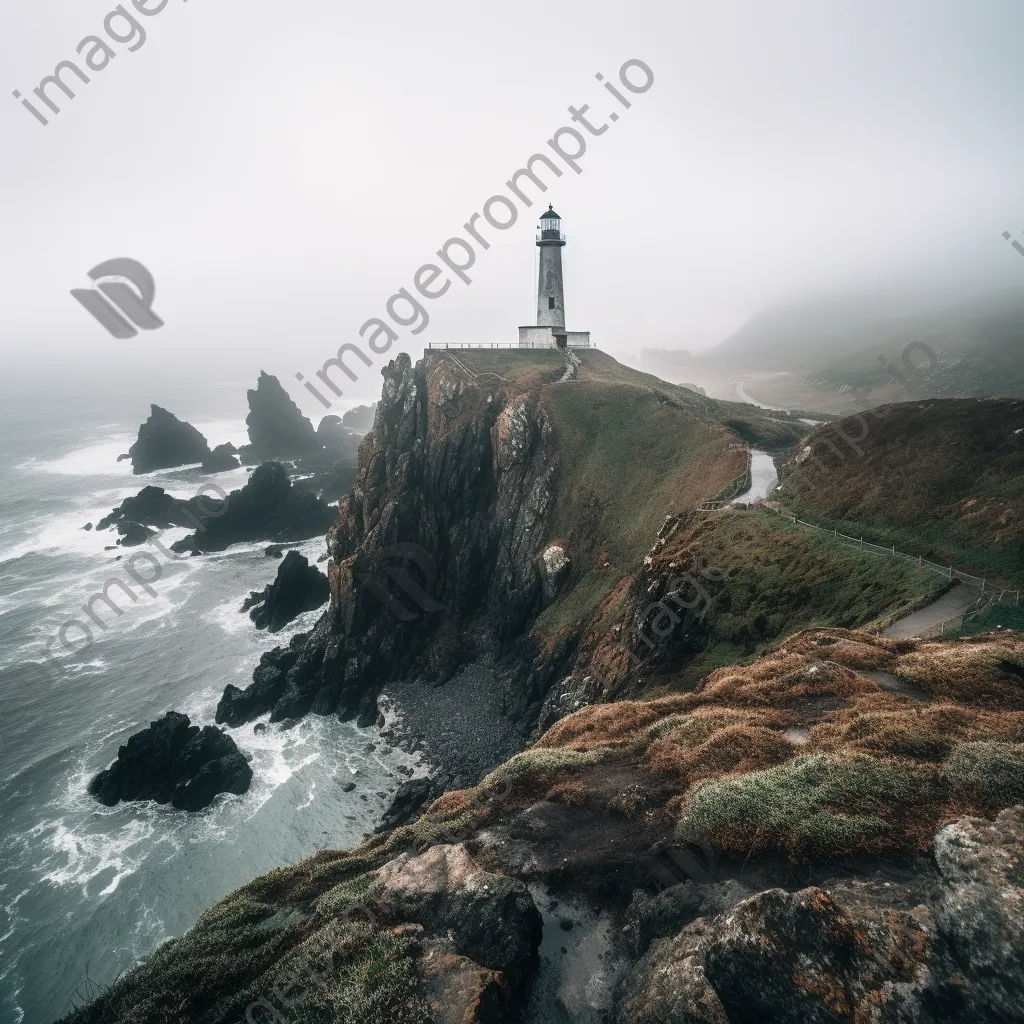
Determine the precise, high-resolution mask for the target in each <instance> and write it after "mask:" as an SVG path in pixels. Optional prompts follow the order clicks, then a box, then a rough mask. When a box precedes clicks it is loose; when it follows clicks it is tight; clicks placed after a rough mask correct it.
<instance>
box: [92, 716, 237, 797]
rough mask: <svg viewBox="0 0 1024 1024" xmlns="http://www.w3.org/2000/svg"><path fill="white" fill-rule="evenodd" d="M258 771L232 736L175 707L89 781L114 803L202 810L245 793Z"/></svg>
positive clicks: (94, 793)
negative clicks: (226, 795)
mask: <svg viewBox="0 0 1024 1024" xmlns="http://www.w3.org/2000/svg"><path fill="white" fill-rule="evenodd" d="M251 782H252V769H251V768H250V767H249V764H248V762H247V761H246V759H245V757H244V755H243V754H242V752H241V751H240V750H239V749H238V747H237V746H236V744H235V741H234V740H233V739H231V737H230V736H228V735H226V734H225V733H223V732H221V731H220V729H216V728H214V727H213V726H212V725H207V726H205V727H204V728H202V729H200V728H199V727H198V726H195V725H191V724H190V722H189V719H188V716H187V715H182V714H180V713H178V712H177V711H169V712H168V713H167V714H166V715H164V717H163V718H160V719H158V720H157V721H155V722H151V723H150V725H149V728H148V729H144V730H143V731H142V732H138V733H136V734H135V735H134V736H132V737H131V739H129V740H128V742H127V743H126V744H125V745H124V746H123V747H121V749H120V750H119V751H118V754H117V760H116V761H115V762H114V763H113V764H112V765H111V766H110V767H109V768H107V769H105V770H104V771H102V772H100V773H99V774H98V775H97V776H96V777H95V778H94V779H93V780H92V782H91V783H90V784H89V793H90V794H91V795H92V796H94V797H96V799H97V800H99V801H100V803H102V804H106V805H107V806H108V807H113V806H114V805H115V804H117V803H119V802H120V801H121V800H155V801H156V802H157V803H159V804H167V803H169V804H172V805H173V806H174V807H176V808H178V810H182V811H199V810H202V809H203V808H204V807H208V806H209V805H210V804H211V803H212V802H213V800H214V798H215V797H216V796H217V795H218V794H219V793H234V794H236V795H241V794H243V793H245V792H247V791H248V789H249V785H250V784H251Z"/></svg>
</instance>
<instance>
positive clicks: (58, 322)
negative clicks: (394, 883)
mask: <svg viewBox="0 0 1024 1024" xmlns="http://www.w3.org/2000/svg"><path fill="white" fill-rule="evenodd" d="M125 2H126V6H127V7H128V9H129V10H131V9H132V8H131V0H125ZM139 2H140V3H141V2H142V0H139ZM158 5H159V0H148V6H149V7H151V8H152V7H156V6H158ZM114 7H115V4H114V3H112V2H110V0H4V3H3V5H2V7H0V55H2V62H0V63H2V71H3V76H4V82H5V83H6V86H5V88H6V90H7V92H6V94H5V95H6V96H7V99H6V101H5V102H4V103H2V104H0V136H2V150H0V151H2V152H3V155H4V159H3V161H2V164H0V176H2V182H3V189H2V200H0V201H2V215H0V224H2V237H3V245H2V256H0V260H2V268H0V269H2V278H0V280H2V282H3V284H2V288H3V296H2V298H3V303H2V307H0V343H2V345H3V347H4V353H5V356H6V357H7V360H6V361H7V363H8V366H14V365H17V366H18V367H19V369H18V370H17V371H16V372H22V369H21V367H22V364H27V367H26V369H25V372H28V370H31V369H35V370H39V369H41V368H43V367H46V368H47V371H48V372H66V373H70V372H72V368H74V370H73V372H82V364H83V363H84V364H85V366H86V367H87V368H88V370H90V371H103V370H104V369H105V368H108V367H114V366H121V367H122V368H124V367H125V366H128V367H130V366H134V365H138V366H140V367H141V366H144V365H146V366H152V365H154V364H160V363H173V364H175V365H176V366H179V367H180V366H182V365H192V366H194V367H195V372H197V373H201V372H215V373H221V374H222V373H223V372H224V371H225V368H228V367H230V368H236V367H237V370H238V375H239V376H240V377H247V376H249V375H250V374H251V373H253V372H254V371H255V370H256V369H259V368H260V367H263V368H265V369H267V370H268V371H270V372H272V373H276V374H278V375H279V376H280V377H281V378H282V380H283V381H284V382H285V383H286V385H288V386H290V387H291V388H292V389H293V392H294V393H295V396H296V399H297V400H299V401H300V404H303V407H304V408H305V409H306V410H307V411H308V412H310V413H317V412H321V411H322V410H320V409H319V408H318V407H317V406H316V403H315V402H313V401H312V400H311V399H309V397H308V396H304V395H303V394H302V391H301V388H300V387H298V385H296V383H295V381H294V379H293V378H294V374H295V373H296V372H302V373H304V374H305V375H306V376H307V377H311V376H312V374H313V373H314V372H315V371H316V369H317V368H319V366H320V365H321V364H322V363H323V361H324V360H325V359H327V358H328V357H329V356H331V355H332V354H333V353H334V351H335V350H336V348H337V346H338V345H339V344H340V343H342V342H344V341H358V340H359V339H358V335H357V331H358V328H359V326H360V325H361V324H362V323H364V321H366V320H367V319H369V318H370V317H375V316H382V315H384V307H385V303H386V302H387V300H388V298H389V297H390V296H391V295H392V294H393V293H394V292H395V291H396V290H397V289H398V288H401V287H406V288H412V278H413V274H414V272H415V271H416V270H417V268H418V267H420V266H421V265H423V264H425V263H428V262H430V261H431V260H433V261H434V262H437V261H436V259H435V258H434V253H435V251H436V250H437V249H438V248H439V247H440V246H441V245H442V243H444V242H445V240H446V239H448V238H449V237H451V236H452V235H455V234H459V233H462V234H464V233H465V232H463V231H462V225H463V224H464V223H465V222H466V220H467V219H468V217H469V216H470V215H471V214H472V213H474V212H478V211H480V210H481V207H482V205H483V203H484V201H485V200H486V199H487V198H488V197H489V196H492V195H494V194H496V193H499V192H502V191H506V190H505V188H504V183H505V182H506V181H507V180H508V178H509V177H510V176H511V174H512V173H513V172H514V171H515V170H516V169H518V168H519V167H521V166H522V165H523V162H524V161H525V159H526V158H527V157H529V156H530V155H531V154H532V153H535V152H539V151H542V150H545V149H546V141H547V140H548V139H550V138H551V137H552V135H553V133H554V132H555V130H557V129H558V128H559V127H561V126H562V125H568V124H571V122H570V120H569V114H568V112H567V107H568V106H569V105H570V104H573V105H577V106H579V105H581V104H584V103H589V104H591V106H592V111H591V114H590V115H589V116H592V117H594V118H595V119H596V123H597V124H598V125H600V124H602V123H605V122H606V119H607V116H608V115H609V114H610V113H611V112H612V111H614V110H619V111H621V113H622V116H621V118H620V119H619V120H618V122H617V123H615V124H614V125H613V126H611V127H610V128H609V130H608V131H607V132H605V133H604V134H603V135H601V136H600V137H594V138H589V146H588V152H587V154H586V155H585V156H584V157H583V158H582V160H581V161H580V164H581V166H582V168H583V173H582V174H580V175H576V174H574V173H572V171H570V170H568V168H566V173H565V174H563V176H562V177H561V178H560V179H558V180H557V181H554V183H553V186H552V188H551V189H550V191H549V193H548V194H547V195H546V196H544V197H543V198H544V205H541V203H540V202H538V203H537V204H536V205H535V206H534V207H533V209H532V210H531V211H529V212H528V214H524V215H523V216H521V217H520V219H519V222H518V223H517V224H516V225H515V226H514V227H513V228H512V229H510V230H508V231H505V232H501V233H499V232H496V231H494V230H493V229H491V230H490V232H489V233H490V235H491V237H492V238H493V244H492V246H491V248H490V250H488V251H487V252H480V253H479V257H478V260H477V264H476V266H475V267H474V268H473V270H472V271H471V272H470V276H472V278H473V283H472V285H470V286H468V287H467V286H466V285H464V284H463V283H462V282H461V281H458V280H456V281H455V282H454V284H453V285H452V287H451V288H450V289H449V291H448V292H447V293H446V294H445V295H444V296H443V297H441V298H439V299H437V300H436V301H434V302H433V303H431V304H430V306H429V312H430V316H431V321H430V325H429V327H428V328H427V329H426V330H425V331H423V332H422V333H421V334H419V335H418V336H416V337H412V336H411V335H410V334H409V333H408V331H404V332H402V334H403V336H402V340H401V342H399V343H398V344H396V345H395V347H394V348H393V349H392V351H391V353H389V354H388V356H386V357H380V360H379V361H380V362H383V361H384V360H385V359H386V358H390V356H391V355H393V354H395V353H396V352H397V351H399V350H400V349H405V350H406V351H409V352H411V353H413V354H414V355H415V354H417V353H418V351H419V350H421V349H422V347H423V345H424V343H425V342H427V341H445V340H453V341H490V340H502V341H514V340H516V337H517V334H516V328H517V327H518V326H519V325H520V324H528V323H531V322H533V319H534V316H535V312H534V310H535V299H534V287H535V285H534V280H533V274H534V259H535V253H536V250H535V247H534V244H533V241H534V235H533V231H534V227H535V223H536V219H535V218H536V215H539V213H540V212H541V210H542V209H544V208H545V207H546V203H547V202H548V201H550V202H553V203H554V204H555V208H556V209H557V210H558V212H559V213H561V215H562V217H563V229H564V230H565V232H566V233H567V235H568V239H569V244H568V247H567V248H566V250H565V251H564V257H565V263H566V309H567V320H568V323H567V326H568V327H569V329H570V330H590V331H591V332H592V333H593V338H594V341H595V343H596V344H598V345H599V346H601V347H602V348H605V349H607V350H608V351H610V352H611V353H612V354H614V355H617V356H628V355H629V354H630V353H633V354H634V358H635V353H637V352H638V351H639V349H640V348H642V347H652V346H653V347H674V346H695V345H700V344H709V343H711V342H714V341H717V340H720V339H721V338H724V337H725V336H727V335H728V334H729V333H731V332H732V331H733V330H735V329H736V328H737V327H739V326H740V325H741V324H742V323H743V322H744V321H745V320H746V319H747V318H748V317H750V316H752V315H753V314H755V313H757V312H758V311H759V310H760V309H762V308H764V307H765V306H770V305H773V304H775V303H778V302H785V301H791V300H795V299H799V298H801V297H802V296H810V295H814V294H816V293H820V292H821V291H823V290H825V291H828V290H843V291H850V290H859V289H873V288H879V287H892V288H904V287H931V288H935V289H937V290H941V291H943V292H946V293H949V292H951V291H952V290H953V289H963V290H964V291H978V292H980V291H987V290H997V289H1001V288H1007V287H1012V286H1014V285H1018V284H1022V283H1024V260H1022V259H1021V257H1020V256H1019V255H1018V254H1016V253H1015V252H1014V251H1013V250H1012V249H1010V247H1009V245H1008V243H1006V242H1004V241H1003V239H1002V238H1001V234H1002V231H1003V230H1004V229H1010V230H1012V231H1013V232H1014V233H1015V236H1017V237H1019V238H1020V239H1021V240H1024V189H1022V185H1021V183H1022V180H1024V177H1022V171H1024V131H1022V128H1021V125H1022V117H1021V108H1022V102H1024V48H1022V47H1024V4H1022V3H1021V2H1020V0H957V2H952V0H827V2H823V0H715V2H714V3H710V2H707V0H702V2H699V3H697V2H692V0H665V2H653V0H635V2H632V3H625V4H624V3H619V4H610V3H606V2H604V0H587V2H586V3H584V2H582V0H545V2H537V0H521V2H520V3H518V4H516V5H514V6H506V5H500V6H499V5H493V4H484V3H481V2H480V0H458V2H456V0H434V2H432V3H428V4H424V3H412V2H408V0H403V2H395V0H375V2H374V3H371V4H355V3H338V2H337V0H297V2H295V3H292V4H284V3H281V2H280V0H190V2H187V3H186V2H184V0H169V3H168V4H167V6H166V8H165V9H164V10H162V11H161V12H160V13H159V14H156V15H154V16H152V17H149V18H144V17H142V16H141V15H139V14H138V13H136V14H135V16H136V17H137V18H138V20H139V21H140V23H142V24H143V26H144V28H145V30H146V33H147V39H146V41H145V43H144V45H142V46H141V47H139V48H138V49H137V50H136V51H135V52H129V51H128V45H129V44H128V43H125V44H122V43H115V42H113V41H110V45H111V48H112V49H113V50H114V52H115V53H116V57H115V58H114V59H113V60H111V61H110V63H109V65H108V66H107V67H106V68H105V69H104V70H102V71H98V72H90V77H91V79H92V80H91V82H90V83H89V84H88V85H87V86H86V85H81V84H80V83H78V82H77V80H76V79H74V78H73V76H72V77H68V76H65V77H66V79H67V80H68V81H69V82H71V83H72V84H73V87H74V88H75V91H76V92H77V93H78V95H77V98H76V99H74V100H73V101H71V100H66V99H65V97H63V96H62V95H61V94H59V93H52V94H53V95H54V96H55V97H56V98H58V99H59V101H60V106H61V107H62V108H63V109H62V112H61V113H60V114H59V115H54V116H52V120H51V123H50V124H49V125H48V126H47V127H43V126H42V125H41V124H40V123H39V122H38V121H36V120H35V119H34V118H33V117H32V116H31V115H30V114H29V113H28V112H27V111H26V110H25V109H24V108H23V107H22V106H20V103H19V101H18V100H17V99H15V98H14V97H13V96H12V95H11V93H12V91H13V90H15V89H17V90H19V91H20V92H21V93H22V94H23V95H24V96H26V97H29V98H32V90H33V89H34V88H35V87H36V86H38V84H39V82H40V80H41V79H42V78H43V77H44V76H46V75H49V74H52V72H53V69H54V67H55V65H56V64H57V63H58V62H59V61H61V60H65V59H75V60H76V61H77V62H78V63H80V64H81V63H82V58H81V57H79V56H78V55H77V54H76V47H77V46H78V44H79V42H80V41H81V40H82V39H84V38H85V37H86V36H89V35H93V34H103V23H104V19H105V17H106V16H107V14H108V13H109V12H111V11H112V10H113V9H114ZM124 27H125V26H124V23H123V22H122V21H117V22H115V23H114V31H115V32H119V33H120V32H123V31H124ZM631 58H637V59H639V60H642V61H644V62H646V63H647V64H648V65H649V66H650V67H651V69H652V70H653V72H654V75H655V83H654V85H653V87H652V88H651V89H650V90H649V91H648V92H646V93H644V94H643V95H631V96H630V99H631V100H632V103H633V105H632V107H631V109H629V110H628V111H626V110H624V108H621V107H620V106H619V105H618V103H617V101H616V100H615V99H614V98H613V97H612V96H611V95H609V94H608V93H607V92H605V91H604V89H603V87H602V86H601V85H600V84H599V83H598V82H597V81H596V80H595V74H596V73H598V72H600V73H603V74H604V75H605V76H606V78H607V79H609V80H611V81H617V80H618V69H619V68H620V66H621V65H622V64H623V62H624V61H627V60H629V59H631ZM83 66H84V65H83ZM0 84H3V83H0ZM620 89H621V86H620ZM40 106H41V105H40ZM548 152H550V151H548ZM563 166H564V165H563ZM120 256H128V257H133V258H135V259H138V260H140V261H141V262H143V263H144V264H145V265H146V266H148V267H149V269H150V270H151V271H152V272H153V275H154V277H155V279H156V301H155V303H154V310H155V312H157V313H158V314H159V315H160V316H161V317H162V318H163V319H164V320H165V321H166V326H165V327H164V328H162V329H160V330H158V331H154V332H151V333H143V334H140V335H139V336H138V337H137V338H134V339H131V340H127V341H117V340H115V339H113V338H111V337H109V336H108V335H107V334H106V333H105V332H104V331H103V329H102V328H101V327H100V326H99V325H98V324H97V323H96V322H94V321H93V320H92V319H91V318H90V317H89V316H88V314H87V313H86V312H85V310H84V309H82V308H81V307H80V306H79V305H78V304H77V303H76V302H75V301H74V300H73V299H72V298H71V297H70V295H69V291H70V289H72V288H76V287H86V286H87V285H88V284H89V282H88V279H87V276H86V275H87V271H88V270H89V269H90V268H92V267H93V266H94V265H96V264H98V263H100V262H102V261H104V260H107V259H111V258H113V257H120ZM12 372H15V371H14V370H13V369H12ZM379 382H380V379H379V376H377V370H376V369H374V371H373V372H367V373H366V374H365V376H364V378H363V380H362V381H360V384H359V386H358V388H357V389H354V391H353V392H352V394H356V393H357V392H358V393H361V394H363V395H365V396H366V397H375V393H376V392H377V391H378V390H379Z"/></svg>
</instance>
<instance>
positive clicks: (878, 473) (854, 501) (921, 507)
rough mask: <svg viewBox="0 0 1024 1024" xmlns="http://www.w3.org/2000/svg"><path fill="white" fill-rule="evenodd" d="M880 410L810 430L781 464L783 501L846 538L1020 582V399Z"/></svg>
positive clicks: (1023, 571)
mask: <svg viewBox="0 0 1024 1024" xmlns="http://www.w3.org/2000/svg"><path fill="white" fill-rule="evenodd" d="M882 412H883V413H884V415H883V416H882V417H881V418H878V417H876V416H875V415H874V413H868V414H866V415H864V416H863V417H852V418H850V419H846V420H842V421H840V422H839V423H838V424H836V425H835V426H832V425H830V426H823V427H819V428H818V429H817V430H815V432H814V433H813V434H812V435H811V436H810V437H809V438H808V440H807V442H806V447H805V448H804V449H803V451H802V452H801V453H800V454H798V455H797V456H796V457H795V458H792V459H790V460H788V461H787V462H786V463H785V464H784V465H783V467H782V473H781V476H782V488H783V489H782V492H781V493H782V496H783V500H784V502H785V504H786V505H787V506H788V507H790V508H792V509H793V510H794V511H796V512H798V513H800V514H801V516H804V517H807V518H814V517H818V518H819V519H823V520H826V521H828V522H829V523H830V524H831V523H835V524H837V525H838V528H839V529H840V530H842V531H843V532H845V533H848V534H850V535H852V536H859V535H861V534H863V536H865V537H866V538H868V539H874V540H878V541H879V542H881V543H884V544H896V545H897V547H899V548H901V549H902V550H904V551H909V552H911V553H919V554H922V555H924V557H926V558H929V559H933V560H935V561H939V562H943V563H945V564H949V563H950V562H952V563H954V564H956V565H958V566H959V567H962V568H968V569H969V568H970V567H972V566H973V567H975V568H976V569H977V571H978V572H979V573H984V572H987V573H988V574H989V575H991V574H992V573H994V572H998V573H1002V574H1003V575H1004V576H1005V577H1007V578H1008V579H1012V580H1017V581H1024V401H1020V400H1000V399H946V400H934V401H925V402H907V403H900V404H898V405H893V406H888V407H886V409H884V410H882ZM837 429H838V430H839V431H841V432H843V433H845V435H846V436H847V437H849V438H851V439H852V444H846V443H845V442H844V441H843V440H842V439H841V437H840V436H839V435H838V434H837V433H836V432H835V431H836V430H837ZM862 438H863V439H862ZM854 445H855V446H856V448H857V449H859V450H860V451H862V452H863V455H862V456H861V455H858V454H857V451H855V450H854Z"/></svg>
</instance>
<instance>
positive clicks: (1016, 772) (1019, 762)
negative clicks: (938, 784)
mask: <svg viewBox="0 0 1024 1024" xmlns="http://www.w3.org/2000/svg"><path fill="white" fill-rule="evenodd" d="M947 773H948V775H949V779H950V782H951V783H952V784H953V786H954V788H955V789H956V790H958V791H959V792H961V793H962V794H964V795H965V796H966V797H968V799H975V800H980V802H981V803H983V804H990V805H998V806H999V807H1008V806H1010V805H1011V804H1015V803H1020V802H1021V801H1022V800H1024V747H1022V746H1021V745H1020V744H1019V743H958V744H957V745H956V747H955V748H954V749H953V752H952V754H950V756H949V762H948V764H947Z"/></svg>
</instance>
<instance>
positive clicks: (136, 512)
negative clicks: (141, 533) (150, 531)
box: [96, 484, 213, 530]
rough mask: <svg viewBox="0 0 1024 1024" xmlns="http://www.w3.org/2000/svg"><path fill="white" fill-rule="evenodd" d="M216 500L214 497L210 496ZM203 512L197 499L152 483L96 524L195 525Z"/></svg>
mask: <svg viewBox="0 0 1024 1024" xmlns="http://www.w3.org/2000/svg"><path fill="white" fill-rule="evenodd" d="M210 503H211V504H212V503H213V500H212V499H211V500H210ZM202 515H203V512H202V511H201V510H200V508H199V506H198V505H197V503H196V501H195V499H192V500H190V501H182V500H181V499H180V498H174V497H172V496H171V495H170V494H168V493H167V492H166V491H165V490H164V489H163V488H162V487H154V486H153V485H152V484H150V485H149V486H147V487H143V488H142V490H141V491H139V493H138V494H136V495H133V496H132V497H130V498H125V499H124V501H122V502H121V504H120V505H118V507H117V508H115V509H114V510H113V511H112V512H111V513H110V515H108V516H104V517H103V518H102V519H101V520H100V521H99V522H98V523H97V524H96V529H97V530H105V529H107V528H108V527H109V526H112V525H114V524H115V523H122V522H130V523H142V524H144V525H146V526H155V527H157V528H158V529H161V530H167V529H170V528H171V527H172V526H190V527H193V528H194V527H195V525H196V523H197V522H198V521H199V519H200V518H201V516H202Z"/></svg>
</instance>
